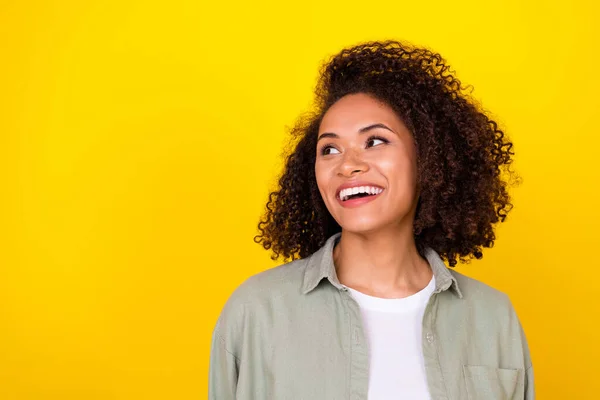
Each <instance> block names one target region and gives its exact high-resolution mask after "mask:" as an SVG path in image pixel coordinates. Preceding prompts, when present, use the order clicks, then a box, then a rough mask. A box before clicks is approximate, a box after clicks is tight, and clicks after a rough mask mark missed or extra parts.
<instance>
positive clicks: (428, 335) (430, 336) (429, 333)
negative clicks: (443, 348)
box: [425, 332, 433, 343]
mask: <svg viewBox="0 0 600 400" xmlns="http://www.w3.org/2000/svg"><path fill="white" fill-rule="evenodd" d="M425 339H427V341H428V342H429V343H433V333H431V332H427V335H425Z"/></svg>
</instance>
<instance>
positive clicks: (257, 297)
mask: <svg viewBox="0 0 600 400" xmlns="http://www.w3.org/2000/svg"><path fill="white" fill-rule="evenodd" d="M306 264H307V260H306V259H301V260H294V261H291V262H288V263H285V264H282V265H279V266H277V267H273V268H270V269H267V270H265V271H262V272H260V273H258V274H255V275H252V276H250V277H249V278H247V279H246V280H245V281H244V282H243V283H242V284H241V285H239V286H238V287H237V288H236V289H235V290H234V292H233V293H232V294H231V297H230V298H229V300H228V303H231V304H251V303H256V302H260V301H264V300H267V299H272V298H274V297H279V296H281V295H284V294H287V293H289V292H294V293H295V292H297V293H300V289H301V285H302V281H303V279H304V272H305V270H306Z"/></svg>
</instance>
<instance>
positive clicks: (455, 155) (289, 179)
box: [209, 41, 534, 400]
mask: <svg viewBox="0 0 600 400" xmlns="http://www.w3.org/2000/svg"><path fill="white" fill-rule="evenodd" d="M293 134H294V137H295V138H296V139H297V141H296V142H295V149H294V151H293V152H292V153H291V154H290V155H289V157H288V158H287V164H286V166H285V171H284V173H283V175H282V177H281V179H280V181H279V188H278V190H277V191H275V192H273V193H271V195H270V197H269V202H268V204H267V212H266V215H265V218H264V220H262V221H261V223H260V224H259V231H260V234H259V235H258V236H257V238H256V240H257V242H259V243H261V244H262V245H263V246H264V248H265V249H270V250H272V251H273V253H274V254H273V257H274V258H277V257H279V256H282V257H283V258H284V259H286V260H288V261H289V260H291V261H290V262H288V263H286V264H284V265H281V266H279V267H277V268H273V269H270V270H267V271H265V272H263V273H260V274H258V275H255V276H253V277H251V278H249V279H248V280H247V281H246V282H244V283H243V284H242V285H241V286H240V287H239V288H238V289H237V290H236V291H235V292H234V293H233V294H232V296H231V297H230V299H229V300H228V302H227V304H226V305H225V307H224V309H223V311H222V313H221V316H220V318H219V320H218V322H217V325H216V328H215V330H214V334H213V341H212V350H211V367H210V381H209V397H210V398H211V399H219V400H225V399H244V400H245V399H277V400H279V399H310V400H314V399H324V400H325V399H327V400H336V399H365V400H366V399H369V400H384V399H411V400H421V399H434V400H438V399H439V400H441V399H445V400H463V399H470V400H474V399H485V400H495V399H498V400H499V399H513V400H521V399H528V400H530V399H533V398H534V388H533V370H532V365H531V360H530V355H529V350H528V346H527V342H526V339H525V336H524V334H523V330H522V329H521V325H520V323H519V320H518V318H517V316H516V314H515V311H514V309H513V307H512V305H511V303H510V300H509V299H508V298H507V296H506V295H505V294H503V293H501V292H499V291H497V290H495V289H493V288H491V287H489V286H487V285H485V284H483V283H480V282H478V281H476V280H473V279H471V278H468V277H466V276H464V275H461V274H460V273H457V272H455V271H454V270H452V269H451V268H447V267H446V265H445V263H444V261H446V262H447V263H448V264H449V266H450V267H454V266H455V265H456V264H457V261H458V260H461V261H465V262H466V261H469V260H470V259H472V258H473V257H474V258H477V259H479V258H481V257H482V256H483V254H482V248H484V247H491V246H492V245H493V243H494V240H495V236H494V227H495V225H496V224H497V223H498V222H502V221H504V219H505V218H506V215H507V213H508V211H510V209H511V207H512V206H511V204H510V202H509V201H510V199H509V195H508V193H507V186H508V184H509V183H510V180H509V178H510V177H511V176H512V175H511V174H512V171H510V169H509V164H510V163H511V160H512V159H511V157H512V155H513V152H512V143H511V142H510V141H508V139H507V138H506V137H505V135H504V134H503V132H502V131H501V130H499V129H498V127H497V124H496V123H495V122H494V121H492V120H491V119H490V118H489V117H488V116H487V115H486V114H485V113H484V112H483V111H482V110H481V109H480V108H479V107H478V106H477V105H476V103H475V102H474V101H473V100H472V99H471V98H470V97H469V96H468V95H467V94H465V92H464V88H463V87H462V85H461V83H460V82H459V81H458V80H457V79H456V78H455V77H454V76H453V75H452V73H451V72H450V70H449V67H448V65H447V64H445V62H444V60H443V59H442V58H441V56H440V55H439V54H436V53H432V52H431V51H429V50H426V49H420V48H414V47H411V46H407V45H405V44H402V43H398V42H393V41H387V42H371V43H365V44H361V45H359V46H356V47H353V48H348V49H345V50H343V51H342V52H340V53H339V54H337V55H336V56H335V57H333V58H332V59H331V60H330V61H329V63H327V64H326V65H325V67H324V68H323V70H322V73H321V77H320V81H319V84H318V86H317V89H316V112H314V113H313V114H310V115H307V116H305V117H304V118H302V119H300V121H299V122H298V124H297V125H296V127H295V128H294V130H293ZM503 172H505V173H506V175H505V174H503Z"/></svg>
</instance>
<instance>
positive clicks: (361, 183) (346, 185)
mask: <svg viewBox="0 0 600 400" xmlns="http://www.w3.org/2000/svg"><path fill="white" fill-rule="evenodd" d="M361 186H373V187H376V188H379V189H383V187H381V186H380V185H376V184H374V183H371V182H365V181H353V182H346V183H344V184H342V185H340V186H339V187H338V188H337V190H336V191H335V195H336V197H339V195H340V192H341V191H342V190H343V189H347V188H354V187H361Z"/></svg>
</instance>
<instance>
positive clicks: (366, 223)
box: [338, 219, 387, 234]
mask: <svg viewBox="0 0 600 400" xmlns="http://www.w3.org/2000/svg"><path fill="white" fill-rule="evenodd" d="M340 222H341V223H340ZM338 224H339V225H340V226H341V227H342V230H343V231H346V232H352V233H362V234H365V233H371V232H376V231H378V230H380V229H383V228H384V227H385V226H386V225H387V224H385V223H384V222H383V221H374V220H372V219H358V220H355V221H347V220H346V221H339V222H338Z"/></svg>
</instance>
